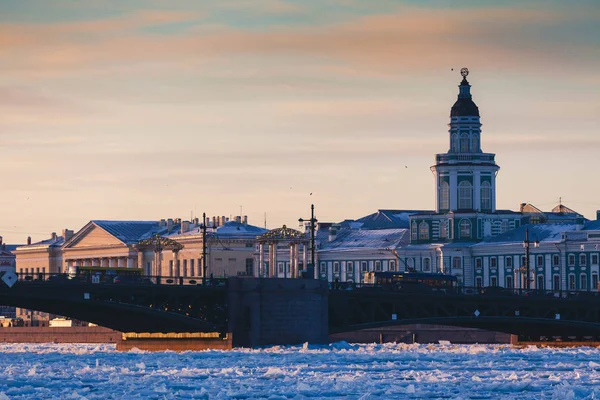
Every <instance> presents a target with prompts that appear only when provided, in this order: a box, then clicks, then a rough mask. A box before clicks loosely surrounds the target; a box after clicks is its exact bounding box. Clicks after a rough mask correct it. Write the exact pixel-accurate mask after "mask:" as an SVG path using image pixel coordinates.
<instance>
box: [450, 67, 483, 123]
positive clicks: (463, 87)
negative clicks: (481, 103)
mask: <svg viewBox="0 0 600 400" xmlns="http://www.w3.org/2000/svg"><path fill="white" fill-rule="evenodd" d="M459 89H460V91H459V92H458V100H456V103H454V105H453V106H452V109H450V116H451V117H479V108H477V105H476V104H475V103H474V102H473V99H471V85H469V82H468V81H467V79H466V77H464V76H463V80H462V82H461V83H460V86H459Z"/></svg>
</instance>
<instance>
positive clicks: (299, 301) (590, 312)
mask: <svg viewBox="0 0 600 400" xmlns="http://www.w3.org/2000/svg"><path fill="white" fill-rule="evenodd" d="M161 282H163V284H155V283H150V282H148V281H142V282H130V283H126V282H125V283H118V284H116V283H91V282H80V281H64V280H61V281H52V280H44V279H42V280H30V281H25V280H20V281H17V282H15V283H14V285H13V286H12V287H8V286H6V285H4V284H2V285H0V304H2V305H7V306H14V307H20V308H27V309H32V310H37V311H42V312H47V313H51V314H57V315H62V316H66V317H70V318H72V319H79V320H82V321H88V322H93V323H95V324H98V325H101V326H104V327H107V328H111V329H115V330H117V331H121V332H219V333H221V334H223V335H224V334H226V333H233V338H234V345H243V346H258V345H267V344H292V343H302V342H305V341H309V342H326V341H327V335H328V334H331V333H340V332H349V331H356V330H362V329H371V328H381V327H389V326H395V325H408V324H436V325H449V326H461V327H470V328H480V329H485V330H491V331H497V332H505V333H511V334H516V335H520V336H526V337H531V338H539V337H541V336H546V337H548V336H563V337H566V336H575V337H578V338H584V337H587V338H593V339H597V338H599V337H600V297H596V296H592V295H593V294H594V293H591V295H590V292H585V294H587V296H586V295H584V293H581V294H579V293H571V294H569V295H567V294H564V295H563V293H559V294H557V296H558V297H555V296H554V293H548V294H549V295H545V294H546V293H518V292H517V293H516V294H515V293H500V294H492V295H484V294H479V292H478V291H473V290H471V291H467V290H463V291H461V292H460V293H452V294H442V293H433V292H431V293H405V292H396V291H389V290H384V288H376V287H364V288H351V289H352V290H349V289H350V288H348V290H341V289H340V290H331V289H329V288H328V287H327V283H326V282H323V281H317V280H305V279H254V278H229V279H228V280H227V281H219V282H218V283H217V284H212V285H209V284H191V282H188V281H186V282H183V281H177V282H173V280H172V279H162V281H161ZM194 283H195V282H194ZM213 283H214V282H213ZM526 294H527V295H526Z"/></svg>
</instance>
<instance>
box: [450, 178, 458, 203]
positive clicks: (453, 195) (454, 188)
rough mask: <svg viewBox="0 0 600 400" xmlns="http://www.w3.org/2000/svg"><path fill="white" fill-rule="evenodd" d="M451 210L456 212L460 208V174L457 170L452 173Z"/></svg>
mask: <svg viewBox="0 0 600 400" xmlns="http://www.w3.org/2000/svg"><path fill="white" fill-rule="evenodd" d="M448 189H449V192H450V193H449V197H450V210H456V209H457V208H458V173H457V172H456V170H453V171H450V187H449V188H448Z"/></svg>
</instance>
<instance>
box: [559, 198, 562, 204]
mask: <svg viewBox="0 0 600 400" xmlns="http://www.w3.org/2000/svg"><path fill="white" fill-rule="evenodd" d="M558 205H559V206H562V197H559V198H558Z"/></svg>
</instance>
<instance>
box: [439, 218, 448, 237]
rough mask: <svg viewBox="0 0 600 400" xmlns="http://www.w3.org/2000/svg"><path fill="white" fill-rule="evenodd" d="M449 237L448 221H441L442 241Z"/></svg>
mask: <svg viewBox="0 0 600 400" xmlns="http://www.w3.org/2000/svg"><path fill="white" fill-rule="evenodd" d="M447 237H448V221H440V239H446V238H447Z"/></svg>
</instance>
